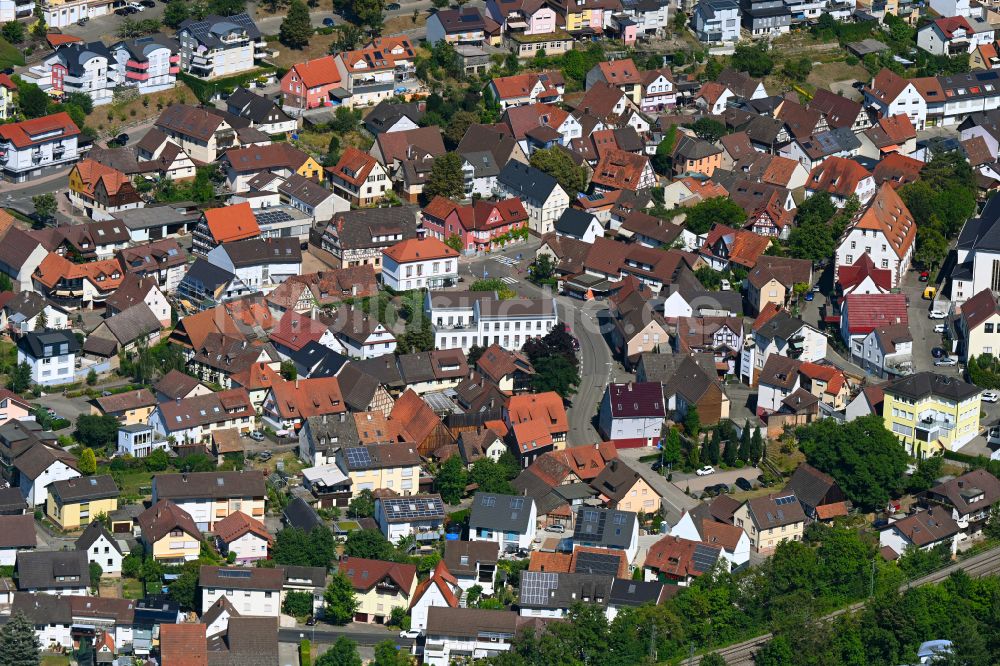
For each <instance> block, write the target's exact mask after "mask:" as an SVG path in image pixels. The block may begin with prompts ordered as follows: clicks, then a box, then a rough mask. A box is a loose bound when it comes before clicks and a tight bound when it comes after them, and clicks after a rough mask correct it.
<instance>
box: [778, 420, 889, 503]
mask: <svg viewBox="0 0 1000 666" xmlns="http://www.w3.org/2000/svg"><path fill="white" fill-rule="evenodd" d="M827 421H828V419H823V420H821V421H817V422H816V423H812V424H810V425H808V426H805V427H803V428H799V429H798V430H797V431H796V434H797V435H798V437H799V441H800V448H801V450H802V452H803V453H805V455H806V460H807V461H808V462H809V464H810V465H812V466H814V467H816V468H817V469H819V470H820V471H822V472H826V473H827V474H829V475H830V476H832V477H833V478H834V479H836V480H837V483H838V484H839V485H840V488H841V489H842V490H843V491H844V494H845V495H846V496H847V498H848V499H850V500H851V501H852V502H854V503H855V504H857V505H858V506H860V507H863V508H864V509H866V510H868V511H872V510H875V509H879V508H881V507H883V506H885V503H886V501H887V500H888V499H889V497H890V495H892V494H894V493H896V492H898V491H899V490H900V480H901V479H902V477H903V472H904V471H905V470H906V460H907V455H906V451H904V450H903V447H902V445H900V443H899V441H898V440H897V439H896V437H895V436H894V435H893V434H892V433H891V432H889V431H888V430H886V429H885V426H884V425H883V423H882V419H881V418H880V417H878V416H865V417H861V418H859V419H855V420H854V421H851V422H850V423H846V424H843V425H841V424H838V423H833V422H827Z"/></svg>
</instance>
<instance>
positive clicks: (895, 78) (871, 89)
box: [864, 68, 910, 104]
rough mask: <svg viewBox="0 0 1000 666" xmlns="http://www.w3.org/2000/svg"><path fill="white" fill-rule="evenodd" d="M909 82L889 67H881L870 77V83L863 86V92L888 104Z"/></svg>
mask: <svg viewBox="0 0 1000 666" xmlns="http://www.w3.org/2000/svg"><path fill="white" fill-rule="evenodd" d="M909 83H910V82H909V81H907V80H906V79H904V78H903V77H901V76H900V75H899V74H896V73H895V72H893V71H892V70H891V69H887V68H883V69H881V70H880V71H879V73H878V74H876V75H875V78H874V79H872V83H871V85H869V86H865V88H864V92H865V93H867V94H869V95H871V96H872V97H874V98H875V99H877V100H879V101H880V102H882V103H884V104H889V103H891V102H893V101H894V100H895V99H896V98H897V97H899V95H900V93H902V92H903V90H904V89H906V86H908V85H909Z"/></svg>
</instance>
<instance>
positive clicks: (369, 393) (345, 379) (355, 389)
mask: <svg viewBox="0 0 1000 666" xmlns="http://www.w3.org/2000/svg"><path fill="white" fill-rule="evenodd" d="M337 379H339V380H340V394H341V395H342V396H343V397H344V404H345V405H347V406H348V407H349V408H350V410H351V411H354V412H364V411H368V408H369V406H370V405H371V402H372V399H373V398H374V397H375V392H376V391H377V390H378V387H379V383H378V380H377V379H375V378H374V377H372V376H371V375H369V374H368V373H367V372H365V371H363V370H362V369H361V368H359V367H357V365H356V364H355V363H354V362H351V363H348V364H347V365H345V366H344V369H343V370H341V371H340V374H338V375H337Z"/></svg>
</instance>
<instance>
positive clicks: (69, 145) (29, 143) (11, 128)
mask: <svg viewBox="0 0 1000 666" xmlns="http://www.w3.org/2000/svg"><path fill="white" fill-rule="evenodd" d="M79 135H80V128H78V127H77V126H76V123H74V122H73V120H72V119H71V118H70V117H69V114H68V113H66V112H64V111H63V112H59V113H54V114H52V115H50V116H43V117H41V118H32V119H30V120H22V121H21V122H17V123H8V124H6V125H2V126H0V169H2V173H3V176H4V177H5V178H7V179H8V180H12V181H14V182H16V183H22V182H24V181H26V180H29V179H30V178H34V177H37V176H40V175H42V174H43V173H44V172H46V171H49V170H51V169H54V168H57V167H60V166H62V165H65V164H71V163H73V162H75V161H76V160H77V159H78V158H79V153H78V152H77V141H78V137H79Z"/></svg>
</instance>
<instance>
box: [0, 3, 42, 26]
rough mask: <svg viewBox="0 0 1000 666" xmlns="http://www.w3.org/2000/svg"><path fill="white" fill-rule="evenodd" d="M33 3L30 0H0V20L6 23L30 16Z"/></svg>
mask: <svg viewBox="0 0 1000 666" xmlns="http://www.w3.org/2000/svg"><path fill="white" fill-rule="evenodd" d="M34 9H35V3H34V2H31V0H0V22H3V23H8V22H10V21H16V20H17V19H19V18H26V17H28V16H31V13H32V11H33V10H34Z"/></svg>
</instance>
